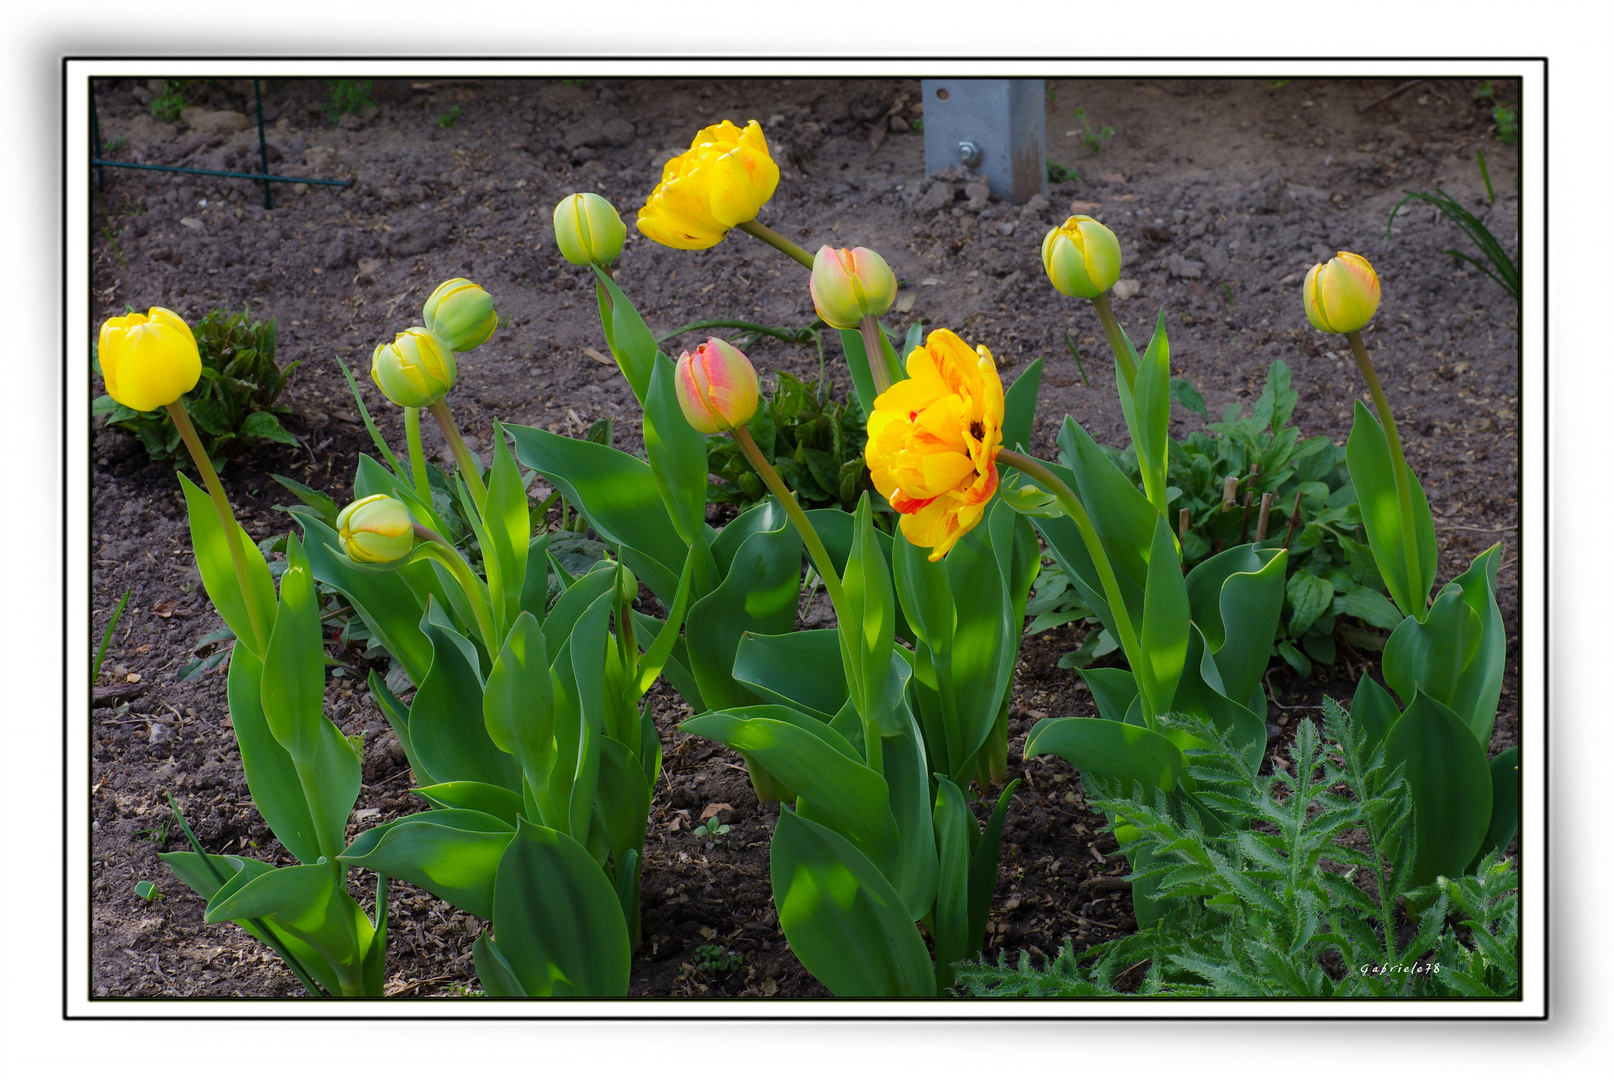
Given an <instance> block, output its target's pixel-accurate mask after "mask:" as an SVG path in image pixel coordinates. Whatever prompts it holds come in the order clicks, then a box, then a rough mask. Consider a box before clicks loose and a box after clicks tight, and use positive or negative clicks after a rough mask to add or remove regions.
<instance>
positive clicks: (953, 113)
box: [920, 79, 1048, 203]
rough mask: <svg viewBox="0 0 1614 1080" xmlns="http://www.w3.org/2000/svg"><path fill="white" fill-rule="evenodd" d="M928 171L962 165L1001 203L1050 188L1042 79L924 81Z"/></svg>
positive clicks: (1022, 198)
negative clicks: (981, 180) (984, 183)
mask: <svg viewBox="0 0 1614 1080" xmlns="http://www.w3.org/2000/svg"><path fill="white" fill-rule="evenodd" d="M920 86H921V93H922V94H923V96H924V102H925V107H924V118H925V171H926V172H927V173H933V172H937V171H939V170H941V169H947V168H951V167H953V166H955V165H963V166H965V167H966V168H968V169H969V170H970V171H971V172H974V173H977V174H979V175H980V176H982V177H984V178H985V180H986V185H987V188H988V189H989V190H990V191H991V192H992V194H993V195H994V196H996V197H997V198H999V199H1007V200H1009V201H1010V202H1016V203H1023V202H1025V201H1026V200H1027V199H1029V198H1031V197H1032V196H1033V195H1039V194H1045V193H1046V192H1047V190H1048V131H1047V118H1046V115H1045V109H1046V108H1047V105H1046V102H1045V101H1044V98H1043V80H1041V79H922V80H920Z"/></svg>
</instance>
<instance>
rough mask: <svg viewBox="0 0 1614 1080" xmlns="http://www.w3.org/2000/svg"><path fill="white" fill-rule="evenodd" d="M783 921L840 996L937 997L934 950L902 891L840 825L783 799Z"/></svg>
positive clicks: (776, 874)
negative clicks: (821, 820)
mask: <svg viewBox="0 0 1614 1080" xmlns="http://www.w3.org/2000/svg"><path fill="white" fill-rule="evenodd" d="M771 863H772V877H773V896H774V905H775V907H776V908H777V909H778V912H779V925H780V927H781V928H783V930H784V932H785V938H786V940H788V941H789V942H790V948H791V951H792V952H794V953H795V954H796V956H797V958H798V959H800V960H801V962H802V965H803V966H804V967H806V968H807V970H808V971H809V972H811V973H812V975H813V977H814V978H816V979H817V980H818V981H819V982H821V983H823V984H824V985H825V986H826V987H828V988H829V990H830V992H831V993H833V994H835V995H836V996H838V997H931V996H933V995H934V994H935V991H936V983H935V975H934V971H933V968H932V967H931V960H930V953H929V951H928V950H926V948H925V943H924V939H922V938H921V937H920V936H919V930H918V928H917V927H915V925H914V917H913V915H912V914H911V913H910V912H909V911H908V910H907V908H906V907H905V906H904V905H903V902H902V898H901V897H900V896H898V895H897V893H896V890H894V889H893V888H892V887H891V883H890V882H888V881H887V880H886V879H885V878H884V877H883V876H882V875H881V874H880V872H879V871H878V870H877V869H875V866H874V864H873V863H871V862H870V861H869V859H868V857H867V856H866V855H864V854H863V853H862V852H861V851H859V850H858V849H857V848H856V847H854V846H853V845H852V844H851V843H850V842H849V841H848V840H847V839H846V838H845V837H843V836H841V835H840V834H839V833H837V832H835V831H834V830H832V829H829V828H826V827H825V826H823V825H819V824H817V823H816V822H813V821H809V820H807V819H805V818H803V817H801V816H800V815H798V814H796V813H794V812H793V811H791V810H790V809H789V808H788V807H781V808H780V811H779V824H778V825H777V826H776V827H775V829H774V834H773V849H772V858H771Z"/></svg>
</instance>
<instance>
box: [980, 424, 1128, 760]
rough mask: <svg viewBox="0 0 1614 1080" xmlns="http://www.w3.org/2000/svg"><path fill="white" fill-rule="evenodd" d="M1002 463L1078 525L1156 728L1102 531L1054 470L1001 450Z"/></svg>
mask: <svg viewBox="0 0 1614 1080" xmlns="http://www.w3.org/2000/svg"><path fill="white" fill-rule="evenodd" d="M998 464H999V465H1007V466H1009V467H1010V468H1011V469H1019V470H1020V471H1021V472H1023V473H1025V474H1026V475H1027V476H1029V477H1031V479H1033V480H1035V481H1036V482H1037V483H1039V484H1041V485H1042V486H1043V487H1044V488H1045V489H1047V491H1048V492H1049V493H1050V494H1052V495H1053V496H1054V498H1056V499H1058V500H1059V505H1060V506H1061V507H1063V508H1064V510H1065V513H1067V514H1069V515H1070V518H1071V520H1072V521H1074V522H1075V523H1076V528H1077V530H1078V531H1080V532H1081V534H1082V540H1083V542H1084V543H1086V545H1087V554H1088V555H1089V556H1090V557H1091V558H1092V560H1093V566H1094V567H1096V568H1097V569H1098V576H1099V580H1100V581H1101V582H1102V583H1103V585H1104V595H1105V597H1106V598H1107V599H1108V600H1109V602H1110V613H1111V615H1112V616H1113V617H1114V620H1115V631H1116V636H1118V637H1119V638H1120V639H1121V649H1122V651H1123V652H1125V653H1126V659H1127V663H1128V664H1129V665H1130V666H1131V668H1132V670H1133V672H1134V673H1135V674H1136V675H1137V676H1138V679H1137V682H1138V693H1139V694H1141V695H1142V696H1143V715H1144V717H1145V718H1146V719H1147V721H1148V723H1149V726H1150V727H1151V728H1152V727H1154V725H1155V712H1154V705H1153V703H1152V702H1151V701H1150V700H1149V693H1148V690H1147V689H1146V688H1145V687H1144V685H1143V678H1142V672H1143V654H1142V652H1141V651H1140V650H1139V648H1138V636H1137V634H1136V633H1135V632H1134V631H1133V629H1132V617H1131V616H1130V615H1129V614H1127V610H1126V600H1125V599H1124V598H1123V597H1122V595H1121V584H1120V582H1119V581H1117V580H1116V577H1115V568H1114V567H1113V566H1112V565H1111V564H1110V557H1109V555H1108V554H1106V553H1105V551H1104V545H1103V543H1102V542H1101V541H1100V540H1099V538H1098V530H1097V529H1095V528H1094V527H1093V519H1092V518H1090V517H1088V516H1087V508H1086V507H1084V506H1083V505H1082V501H1081V500H1080V499H1078V498H1077V497H1076V493H1075V492H1074V491H1072V490H1070V488H1069V487H1068V486H1066V484H1065V482H1064V481H1063V480H1061V479H1059V477H1057V476H1055V475H1054V473H1053V470H1051V469H1049V468H1048V467H1047V466H1046V465H1044V464H1043V463H1042V462H1040V461H1038V460H1037V459H1036V458H1034V457H1027V456H1026V455H1024V454H1017V453H1015V452H1014V451H1013V450H999V451H998Z"/></svg>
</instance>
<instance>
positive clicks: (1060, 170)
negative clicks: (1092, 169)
mask: <svg viewBox="0 0 1614 1080" xmlns="http://www.w3.org/2000/svg"><path fill="white" fill-rule="evenodd" d="M1047 166H1048V182H1049V183H1050V184H1063V183H1064V182H1065V181H1066V180H1069V181H1071V182H1072V183H1080V182H1081V179H1082V177H1081V174H1080V173H1078V172H1077V171H1076V170H1075V169H1072V168H1070V167H1069V166H1068V165H1061V164H1060V163H1059V162H1057V161H1054V160H1052V159H1048V161H1047Z"/></svg>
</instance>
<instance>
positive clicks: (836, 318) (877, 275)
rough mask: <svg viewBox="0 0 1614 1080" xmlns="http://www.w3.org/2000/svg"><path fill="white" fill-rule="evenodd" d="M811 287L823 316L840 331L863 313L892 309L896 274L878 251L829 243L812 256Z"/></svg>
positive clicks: (846, 328)
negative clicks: (835, 245)
mask: <svg viewBox="0 0 1614 1080" xmlns="http://www.w3.org/2000/svg"><path fill="white" fill-rule="evenodd" d="M808 289H809V290H810V291H811V292H812V294H813V307H815V308H817V309H818V317H819V318H820V319H823V320H824V321H825V322H826V323H828V324H829V325H831V326H833V327H835V329H837V330H851V329H854V328H855V327H856V326H857V325H858V322H859V321H860V320H861V319H862V318H863V316H865V315H884V314H885V313H886V312H888V311H890V310H891V305H892V304H894V303H896V300H897V276H896V275H895V274H893V273H892V272H891V267H890V266H889V265H887V263H886V261H885V260H884V259H882V258H880V256H879V254H878V253H877V252H873V251H870V250H869V249H868V248H861V247H860V248H851V249H847V248H832V247H830V246H829V245H827V244H826V245H825V246H823V247H821V248H819V249H818V254H817V255H816V256H814V257H813V276H812V280H811V281H810V282H809V283H808Z"/></svg>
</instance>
